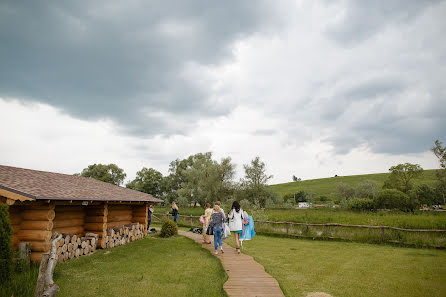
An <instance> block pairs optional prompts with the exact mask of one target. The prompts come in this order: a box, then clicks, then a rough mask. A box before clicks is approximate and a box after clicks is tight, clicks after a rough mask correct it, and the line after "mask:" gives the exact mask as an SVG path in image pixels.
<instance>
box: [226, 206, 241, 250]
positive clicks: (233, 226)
mask: <svg viewBox="0 0 446 297" xmlns="http://www.w3.org/2000/svg"><path fill="white" fill-rule="evenodd" d="M228 219H229V229H230V230H231V231H232V232H234V236H235V247H236V251H237V253H238V254H240V234H242V229H243V209H241V208H240V204H239V203H238V202H237V201H234V202H233V203H232V209H231V211H230V212H229V214H228Z"/></svg>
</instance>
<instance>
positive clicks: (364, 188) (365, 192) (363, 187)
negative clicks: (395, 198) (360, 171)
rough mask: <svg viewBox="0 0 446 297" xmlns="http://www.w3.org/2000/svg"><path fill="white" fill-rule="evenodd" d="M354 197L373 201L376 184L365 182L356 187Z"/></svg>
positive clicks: (370, 181) (369, 181) (371, 181)
mask: <svg viewBox="0 0 446 297" xmlns="http://www.w3.org/2000/svg"><path fill="white" fill-rule="evenodd" d="M355 193H356V197H359V198H370V199H373V197H375V195H376V182H375V181H373V180H365V181H363V182H361V183H359V184H358V185H357V186H356V190H355Z"/></svg>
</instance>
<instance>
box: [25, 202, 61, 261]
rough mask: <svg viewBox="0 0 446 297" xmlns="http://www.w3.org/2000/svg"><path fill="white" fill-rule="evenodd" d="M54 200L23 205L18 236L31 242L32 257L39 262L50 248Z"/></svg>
mask: <svg viewBox="0 0 446 297" xmlns="http://www.w3.org/2000/svg"><path fill="white" fill-rule="evenodd" d="M54 209H55V204H54V202H52V203H48V204H43V205H28V206H25V207H23V212H22V221H21V223H20V231H19V232H18V237H19V240H20V242H29V243H30V244H31V255H30V259H31V260H32V261H33V262H38V261H40V259H41V258H42V254H43V253H44V252H47V251H48V250H49V248H50V239H51V235H52V233H53V226H54V222H53V220H54V218H55V215H56V213H55V211H54Z"/></svg>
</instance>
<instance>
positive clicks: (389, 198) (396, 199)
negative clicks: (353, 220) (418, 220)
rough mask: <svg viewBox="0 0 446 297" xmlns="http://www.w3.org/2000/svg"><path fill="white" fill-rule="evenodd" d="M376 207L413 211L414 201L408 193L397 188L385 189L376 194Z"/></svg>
mask: <svg viewBox="0 0 446 297" xmlns="http://www.w3.org/2000/svg"><path fill="white" fill-rule="evenodd" d="M374 202H375V207H376V208H381V209H399V210H402V211H413V210H414V208H415V205H414V203H413V202H412V201H411V199H410V198H409V196H408V195H406V194H404V193H403V192H401V191H398V190H396V189H388V190H383V191H381V192H379V193H378V195H376V197H375V199H374Z"/></svg>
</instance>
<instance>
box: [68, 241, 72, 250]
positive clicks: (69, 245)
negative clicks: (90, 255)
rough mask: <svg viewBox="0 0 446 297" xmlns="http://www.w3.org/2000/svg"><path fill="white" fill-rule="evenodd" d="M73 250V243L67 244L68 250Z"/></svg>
mask: <svg viewBox="0 0 446 297" xmlns="http://www.w3.org/2000/svg"><path fill="white" fill-rule="evenodd" d="M72 250H73V244H72V243H71V242H70V243H69V244H67V251H68V252H71V251H72Z"/></svg>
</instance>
